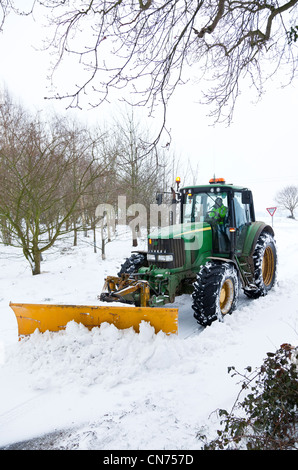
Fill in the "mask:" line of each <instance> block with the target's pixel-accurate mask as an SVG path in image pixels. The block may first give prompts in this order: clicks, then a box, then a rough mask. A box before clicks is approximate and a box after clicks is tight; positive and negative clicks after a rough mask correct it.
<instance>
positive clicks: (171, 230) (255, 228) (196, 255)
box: [138, 184, 273, 306]
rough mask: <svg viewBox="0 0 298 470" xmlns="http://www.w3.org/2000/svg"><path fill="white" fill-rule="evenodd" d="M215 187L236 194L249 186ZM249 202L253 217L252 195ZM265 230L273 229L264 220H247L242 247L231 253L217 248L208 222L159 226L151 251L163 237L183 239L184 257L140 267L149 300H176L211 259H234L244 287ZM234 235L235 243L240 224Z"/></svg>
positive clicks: (154, 303) (156, 302)
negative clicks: (178, 262) (173, 262)
mask: <svg viewBox="0 0 298 470" xmlns="http://www.w3.org/2000/svg"><path fill="white" fill-rule="evenodd" d="M212 187H213V188H219V189H218V191H229V192H230V194H233V192H235V191H247V190H246V188H242V187H239V186H233V185H227V184H222V185H221V184H220V185H219V184H217V185H216V186H212ZM210 188H211V185H210V186H206V185H205V186H192V187H191V190H192V191H193V192H204V191H205V192H207V191H210ZM188 190H189V187H186V188H182V189H181V190H180V194H181V195H182V194H183V193H184V194H185V193H186V191H188ZM181 197H182V196H181ZM232 197H233V196H232ZM250 205H251V210H252V212H251V213H252V214H253V218H254V208H253V202H252V199H251V203H250ZM264 230H265V231H268V232H270V233H272V232H273V231H272V228H271V227H270V226H268V225H266V224H265V223H264V222H256V221H255V220H252V221H251V222H250V224H247V227H245V230H244V232H243V234H244V236H245V238H244V240H243V242H242V245H241V249H237V247H236V246H235V249H234V251H233V252H229V253H228V252H222V253H219V252H214V249H213V248H214V247H213V240H214V233H213V228H212V227H211V225H210V224H208V223H206V222H193V223H179V224H175V225H170V226H167V227H162V228H159V229H157V230H155V231H154V232H152V233H150V235H149V236H148V253H159V252H158V250H155V246H157V245H158V244H159V243H161V242H160V241H161V240H182V241H183V247H184V250H185V257H184V262H183V264H182V265H180V266H174V267H164V266H163V267H158V263H156V264H154V263H153V264H152V263H151V265H149V267H148V266H147V267H142V268H140V269H139V270H138V276H139V278H140V279H144V280H146V281H148V282H149V285H150V292H151V296H150V301H149V304H150V305H151V306H159V305H163V304H166V303H169V302H174V299H175V296H176V295H177V294H179V293H182V292H184V291H185V289H187V288H189V286H190V285H191V283H192V282H193V281H194V280H195V278H196V273H198V271H199V270H200V268H201V266H202V265H205V264H206V263H207V262H208V261H209V260H210V259H217V260H218V261H219V262H220V261H222V262H224V261H226V262H231V263H234V265H235V266H236V268H237V270H238V272H239V276H240V279H241V282H242V285H243V287H245V286H248V285H249V284H250V282H251V279H252V277H253V276H252V274H253V269H254V267H253V259H252V254H253V251H254V248H255V244H256V241H257V239H258V237H259V235H260V233H261V232H262V231H264ZM233 236H234V237H235V239H234V240H235V244H236V242H237V236H238V235H237V227H236V232H235V235H233ZM231 237H232V235H231ZM174 256H175V253H174Z"/></svg>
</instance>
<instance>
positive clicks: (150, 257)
mask: <svg viewBox="0 0 298 470" xmlns="http://www.w3.org/2000/svg"><path fill="white" fill-rule="evenodd" d="M147 261H155V255H151V254H150V253H148V254H147Z"/></svg>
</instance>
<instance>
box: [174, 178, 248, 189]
mask: <svg viewBox="0 0 298 470" xmlns="http://www.w3.org/2000/svg"><path fill="white" fill-rule="evenodd" d="M189 190H191V191H192V192H195V193H196V192H205V191H206V192H216V191H218V192H219V191H222V190H230V191H247V190H248V188H246V187H243V186H235V185H233V184H232V183H231V184H227V183H226V182H225V180H224V178H212V179H211V180H210V181H209V185H208V184H205V185H189V186H183V187H182V188H181V189H180V191H181V192H182V193H186V192H188V191H189Z"/></svg>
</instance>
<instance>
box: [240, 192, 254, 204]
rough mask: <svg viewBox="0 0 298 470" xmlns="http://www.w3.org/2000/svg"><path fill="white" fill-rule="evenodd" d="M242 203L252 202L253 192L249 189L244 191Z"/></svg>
mask: <svg viewBox="0 0 298 470" xmlns="http://www.w3.org/2000/svg"><path fill="white" fill-rule="evenodd" d="M241 202H242V204H252V192H251V191H250V190H248V189H245V190H244V191H242V199H241Z"/></svg>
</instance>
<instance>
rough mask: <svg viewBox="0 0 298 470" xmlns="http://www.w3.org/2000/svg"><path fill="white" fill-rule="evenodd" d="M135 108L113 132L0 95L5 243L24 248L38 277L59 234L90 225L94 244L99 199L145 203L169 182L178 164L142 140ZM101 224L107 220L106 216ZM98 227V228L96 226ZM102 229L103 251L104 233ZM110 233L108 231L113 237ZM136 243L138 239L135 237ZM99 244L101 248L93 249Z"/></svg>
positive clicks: (1, 234) (1, 238) (0, 212)
mask: <svg viewBox="0 0 298 470" xmlns="http://www.w3.org/2000/svg"><path fill="white" fill-rule="evenodd" d="M146 137H147V136H146V131H144V129H143V128H141V126H140V124H139V123H137V122H136V120H135V118H134V115H133V112H130V111H127V113H126V115H125V116H121V119H118V121H116V123H115V125H114V126H112V127H111V129H109V130H105V131H103V130H101V129H99V128H97V127H95V128H92V129H90V128H87V127H85V126H83V125H82V124H80V123H78V122H75V121H71V120H69V119H67V118H65V117H61V116H57V115H53V116H52V117H51V118H47V119H46V120H45V119H43V118H42V117H41V114H40V113H37V114H36V115H34V116H32V115H31V114H30V113H29V112H28V111H27V110H26V109H24V107H23V106H22V105H20V104H17V103H16V102H14V100H13V99H12V98H11V96H10V95H9V93H8V92H7V91H4V92H3V93H2V94H1V95H0V186H1V191H0V243H3V244H6V245H11V246H15V247H21V248H22V252H23V254H24V256H25V258H26V259H27V260H28V262H29V263H30V266H31V270H32V273H33V274H39V273H40V270H41V260H42V253H43V252H45V251H46V250H48V249H49V248H50V247H52V246H53V244H54V243H55V241H56V240H57V238H58V237H59V236H61V235H63V234H65V233H73V236H74V244H76V242H77V241H76V237H77V232H78V230H85V231H86V230H87V229H89V230H90V229H92V230H93V233H94V246H95V247H96V239H95V236H96V230H95V228H96V224H97V223H99V222H100V221H98V220H96V217H95V213H96V207H97V206H98V204H103V203H107V204H112V205H114V206H115V209H116V205H117V201H118V196H119V195H124V196H126V198H127V204H128V205H129V204H132V203H133V202H136V201H137V202H139V203H141V204H143V205H144V206H145V207H149V205H150V204H152V203H154V202H155V198H156V191H157V190H162V189H164V188H165V187H167V186H168V185H169V184H170V182H169V178H170V174H171V171H172V165H173V162H172V160H171V159H170V158H169V154H166V153H165V150H163V149H162V148H160V149H158V148H157V147H153V148H152V147H150V150H148V148H147V147H146V145H145V144H144V142H145V140H146ZM101 222H103V221H101ZM99 226H100V225H99ZM101 227H102V250H104V244H105V236H106V235H105V234H104V223H102V224H101ZM107 236H110V234H108V235H107ZM133 239H134V244H136V237H135V234H133ZM95 249H96V248H95Z"/></svg>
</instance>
